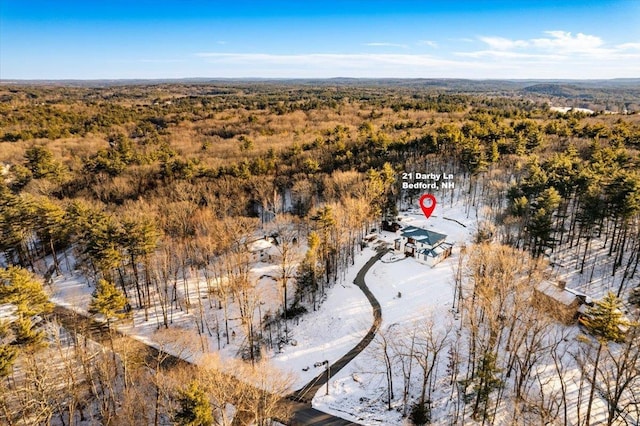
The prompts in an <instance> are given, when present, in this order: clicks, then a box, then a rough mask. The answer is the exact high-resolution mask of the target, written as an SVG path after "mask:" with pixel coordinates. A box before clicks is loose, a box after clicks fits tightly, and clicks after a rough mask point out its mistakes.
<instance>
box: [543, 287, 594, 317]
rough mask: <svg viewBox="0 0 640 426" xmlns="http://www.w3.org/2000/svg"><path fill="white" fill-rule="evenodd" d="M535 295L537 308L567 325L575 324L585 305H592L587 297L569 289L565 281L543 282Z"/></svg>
mask: <svg viewBox="0 0 640 426" xmlns="http://www.w3.org/2000/svg"><path fill="white" fill-rule="evenodd" d="M534 294H535V297H534V303H535V305H536V306H537V307H539V308H540V309H542V310H544V311H546V312H548V313H549V314H550V315H551V316H552V317H554V318H555V319H557V320H558V321H561V322H563V323H565V324H571V323H573V322H575V321H576V319H577V318H578V316H579V313H580V312H581V311H582V310H583V309H584V305H588V304H590V303H592V302H591V300H590V298H589V297H588V296H587V295H585V294H583V293H580V292H578V291H576V290H572V289H569V288H567V287H566V282H565V281H558V282H553V281H549V280H543V281H541V282H540V283H539V284H538V285H536V286H535V288H534Z"/></svg>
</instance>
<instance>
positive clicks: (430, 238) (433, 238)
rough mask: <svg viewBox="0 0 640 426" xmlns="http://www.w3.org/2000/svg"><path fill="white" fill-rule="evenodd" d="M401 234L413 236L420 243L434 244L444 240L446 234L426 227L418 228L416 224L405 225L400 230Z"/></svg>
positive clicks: (408, 236)
mask: <svg viewBox="0 0 640 426" xmlns="http://www.w3.org/2000/svg"><path fill="white" fill-rule="evenodd" d="M401 235H402V236H403V237H407V238H413V239H414V240H416V241H419V242H421V243H422V244H428V245H430V246H435V245H437V244H438V243H441V242H442V241H444V240H445V239H446V238H447V236H446V235H444V234H440V233H438V232H433V231H429V230H428V229H423V228H418V227H417V226H407V227H406V228H403V229H402V231H401Z"/></svg>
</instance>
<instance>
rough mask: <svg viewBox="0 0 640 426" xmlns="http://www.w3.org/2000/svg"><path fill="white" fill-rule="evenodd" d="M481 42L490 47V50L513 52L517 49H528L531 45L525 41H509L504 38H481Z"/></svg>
mask: <svg viewBox="0 0 640 426" xmlns="http://www.w3.org/2000/svg"><path fill="white" fill-rule="evenodd" d="M479 39H480V41H482V42H484V43H486V44H488V45H489V48H490V49H495V50H513V49H516V48H522V47H527V46H528V45H529V43H528V42H527V41H525V40H509V39H508V38H503V37H479Z"/></svg>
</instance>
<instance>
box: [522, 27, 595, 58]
mask: <svg viewBox="0 0 640 426" xmlns="http://www.w3.org/2000/svg"><path fill="white" fill-rule="evenodd" d="M545 34H547V35H549V36H551V37H547V38H535V39H532V40H531V45H532V46H533V47H535V48H538V49H542V50H552V51H556V52H565V53H601V52H602V47H603V45H604V41H602V39H601V38H600V37H598V36H594V35H587V34H583V33H578V34H576V35H575V36H574V35H572V34H571V33H570V32H566V31H545Z"/></svg>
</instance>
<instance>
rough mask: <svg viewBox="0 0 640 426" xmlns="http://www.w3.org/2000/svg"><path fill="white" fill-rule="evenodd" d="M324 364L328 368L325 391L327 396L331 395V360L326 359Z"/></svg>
mask: <svg viewBox="0 0 640 426" xmlns="http://www.w3.org/2000/svg"><path fill="white" fill-rule="evenodd" d="M323 364H325V365H326V366H327V368H326V370H327V390H326V391H325V393H324V394H325V395H329V378H330V377H331V366H330V365H329V360H328V359H326V360H325V361H324V362H323Z"/></svg>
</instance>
